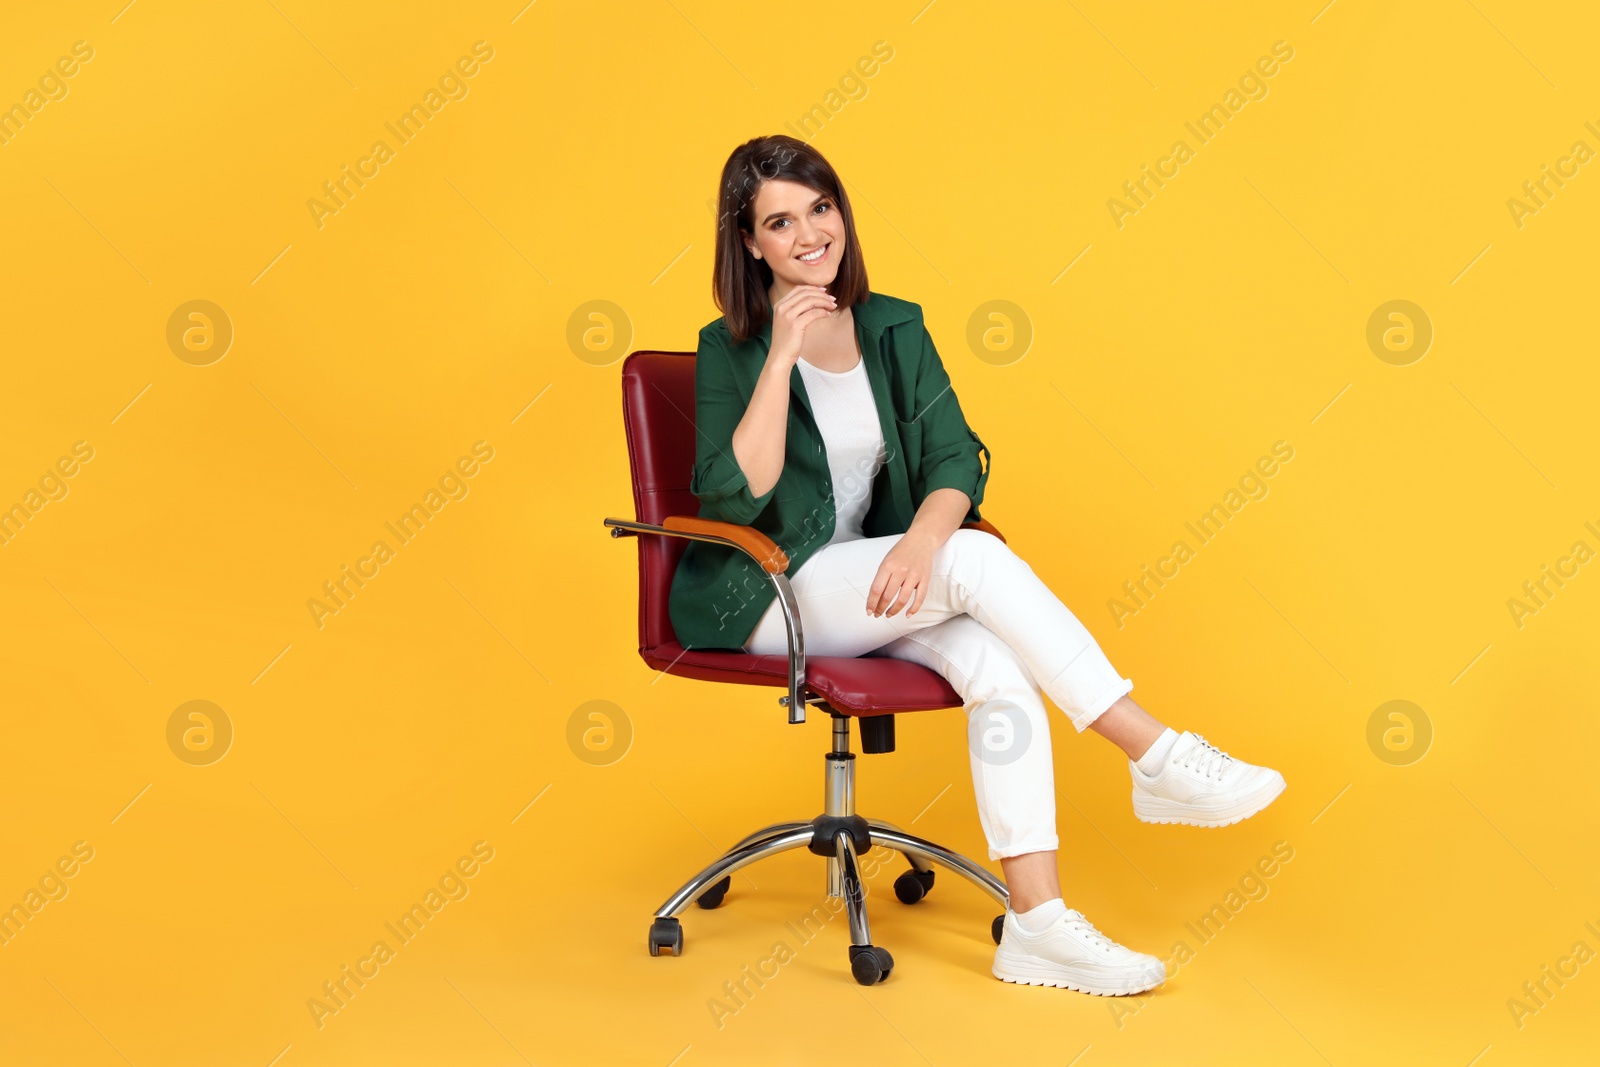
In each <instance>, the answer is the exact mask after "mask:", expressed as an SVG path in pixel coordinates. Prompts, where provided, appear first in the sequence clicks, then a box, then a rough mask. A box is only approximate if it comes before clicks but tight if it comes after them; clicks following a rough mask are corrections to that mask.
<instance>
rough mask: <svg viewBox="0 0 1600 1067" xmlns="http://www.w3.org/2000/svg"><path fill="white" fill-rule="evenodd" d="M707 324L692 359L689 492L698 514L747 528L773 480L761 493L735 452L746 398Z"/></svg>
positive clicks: (768, 497)
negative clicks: (692, 446) (752, 487)
mask: <svg viewBox="0 0 1600 1067" xmlns="http://www.w3.org/2000/svg"><path fill="white" fill-rule="evenodd" d="M709 331H710V328H709V327H708V328H707V329H705V330H702V331H701V332H700V345H699V349H698V351H697V352H696V354H695V361H694V411H695V414H694V418H695V450H694V456H695V459H694V473H693V474H692V475H691V476H690V479H689V491H690V492H692V493H694V495H695V497H696V498H698V499H699V501H700V517H701V518H706V519H718V520H720V521H722V522H732V523H737V524H738V525H740V526H747V525H749V524H750V522H751V521H753V520H754V519H755V517H756V516H757V515H759V514H761V512H762V511H763V510H764V509H765V508H766V506H767V503H768V501H770V500H771V499H772V494H773V493H774V492H775V491H776V490H777V488H778V487H777V485H776V484H774V485H773V486H772V488H771V489H768V490H767V491H766V492H765V493H762V494H761V495H760V496H756V495H755V494H753V493H751V492H750V482H749V479H747V478H746V477H745V474H744V470H743V469H742V468H741V467H740V466H739V461H738V460H737V459H735V458H734V455H733V431H734V430H735V429H737V428H738V426H739V420H741V419H742V418H744V413H745V409H746V407H747V406H748V403H749V402H748V400H747V399H746V398H744V397H742V396H740V395H739V390H738V386H737V384H736V383H735V381H734V378H733V365H732V363H731V362H730V356H729V353H728V350H727V346H726V345H724V344H723V343H722V341H721V340H720V339H719V338H718V337H717V335H716V334H715V333H712V332H709Z"/></svg>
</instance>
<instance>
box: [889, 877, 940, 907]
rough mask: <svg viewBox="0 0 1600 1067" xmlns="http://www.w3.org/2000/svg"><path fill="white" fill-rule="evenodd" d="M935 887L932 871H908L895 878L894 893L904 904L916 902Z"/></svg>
mask: <svg viewBox="0 0 1600 1067" xmlns="http://www.w3.org/2000/svg"><path fill="white" fill-rule="evenodd" d="M932 888H933V872H932V871H918V870H910V871H906V872H905V873H904V874H902V875H901V876H900V877H898V878H896V879H895V880H894V895H895V896H897V897H899V898H900V903H902V904H915V903H916V902H917V901H919V900H921V899H922V898H923V897H925V896H927V895H928V890H930V889H932Z"/></svg>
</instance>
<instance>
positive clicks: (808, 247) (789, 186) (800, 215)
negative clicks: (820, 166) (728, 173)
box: [744, 178, 846, 302]
mask: <svg viewBox="0 0 1600 1067" xmlns="http://www.w3.org/2000/svg"><path fill="white" fill-rule="evenodd" d="M754 207H755V211H754V226H755V232H754V233H753V234H745V235H744V242H745V247H746V248H748V249H750V252H751V254H752V255H754V256H755V257H756V258H757V259H765V260H766V261H767V265H768V266H769V267H771V268H772V290H771V295H772V299H773V301H774V302H776V301H777V300H780V299H782V297H783V295H784V294H785V293H787V292H788V291H789V290H790V289H792V288H793V287H794V286H796V285H821V286H827V285H830V284H832V282H833V280H834V278H835V277H837V276H838V274H839V263H840V257H841V256H842V255H843V254H844V249H845V240H846V238H845V225H844V216H843V215H841V214H840V213H839V205H838V204H836V203H834V200H833V198H832V197H831V196H828V195H827V194H825V193H820V192H818V191H817V190H815V189H813V188H811V187H810V186H808V185H801V184H800V183H799V182H791V181H784V180H783V179H780V178H775V179H773V180H772V181H768V182H763V183H762V184H761V188H759V189H757V190H756V199H755V205H754ZM802 257H808V258H802Z"/></svg>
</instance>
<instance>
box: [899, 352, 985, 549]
mask: <svg viewBox="0 0 1600 1067" xmlns="http://www.w3.org/2000/svg"><path fill="white" fill-rule="evenodd" d="M915 396H916V411H915V412H914V413H913V416H912V418H913V420H914V421H916V422H917V423H919V424H920V425H921V426H922V433H921V435H920V436H921V438H922V462H921V464H920V467H921V470H922V479H921V480H922V484H921V486H920V487H918V486H913V491H914V492H915V495H916V503H917V505H918V506H921V504H922V501H923V500H924V499H925V498H926V497H927V495H928V494H929V493H931V492H933V491H934V490H935V489H959V490H961V491H962V492H963V493H965V494H967V496H968V497H969V498H971V500H972V506H971V507H970V508H969V509H968V510H967V515H966V517H965V518H964V519H963V520H962V521H963V522H976V521H978V520H979V519H980V518H982V516H981V515H980V514H979V511H978V505H979V504H981V503H983V489H984V486H985V484H986V483H987V482H988V481H989V449H988V447H987V446H986V445H985V444H984V443H983V441H982V440H981V439H980V438H979V437H978V435H977V434H976V433H974V432H973V430H972V427H970V426H968V425H967V420H966V416H965V415H963V414H962V411H961V403H960V401H959V400H957V399H956V392H955V389H954V388H952V387H951V384H950V375H949V374H947V373H946V372H945V369H944V363H943V361H942V360H940V358H939V352H938V350H937V349H936V348H935V347H934V344H933V336H932V335H931V334H930V333H929V332H928V328H927V326H926V325H924V326H923V327H922V351H921V354H920V356H919V359H918V362H917V384H916V390H915ZM980 457H981V458H980Z"/></svg>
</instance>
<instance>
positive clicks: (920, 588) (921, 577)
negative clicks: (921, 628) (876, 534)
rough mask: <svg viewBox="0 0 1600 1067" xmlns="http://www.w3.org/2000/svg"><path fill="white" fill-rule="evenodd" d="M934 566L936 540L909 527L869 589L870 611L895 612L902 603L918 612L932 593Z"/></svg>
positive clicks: (906, 607)
mask: <svg viewBox="0 0 1600 1067" xmlns="http://www.w3.org/2000/svg"><path fill="white" fill-rule="evenodd" d="M932 570H933V542H932V541H931V540H929V539H928V538H927V537H926V536H924V535H923V534H922V533H920V532H918V531H916V530H907V531H906V532H905V533H903V534H901V535H900V540H898V541H896V542H895V543H894V547H893V548H891V549H889V552H888V554H887V555H885V556H884V557H883V562H882V563H880V564H878V574H877V576H876V577H875V578H873V580H872V588H871V589H869V590H868V591H867V614H868V615H893V614H894V613H895V612H897V611H899V610H900V609H901V608H902V607H904V608H905V609H906V614H907V615H915V614H916V613H917V609H918V608H920V607H922V601H923V600H924V598H926V597H927V595H928V576H929V574H930V573H931V572H932Z"/></svg>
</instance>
